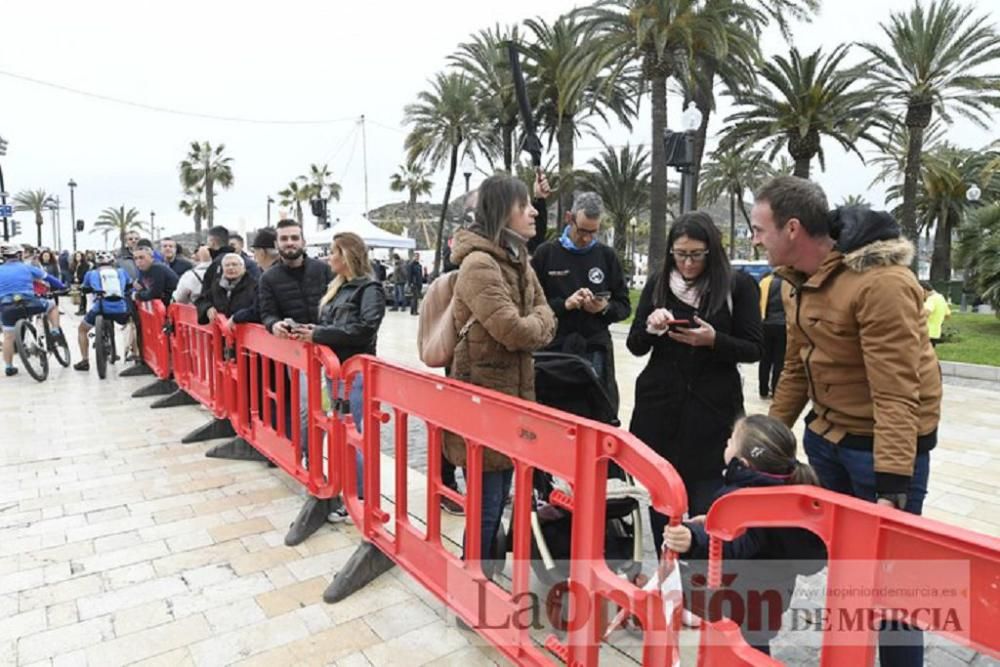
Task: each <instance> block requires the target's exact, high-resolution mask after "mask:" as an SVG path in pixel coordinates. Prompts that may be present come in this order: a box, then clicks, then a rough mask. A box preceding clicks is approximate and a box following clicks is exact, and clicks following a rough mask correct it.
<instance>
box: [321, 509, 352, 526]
mask: <svg viewBox="0 0 1000 667" xmlns="http://www.w3.org/2000/svg"><path fill="white" fill-rule="evenodd" d="M326 520H327V521H329V522H330V523H354V522H353V521H352V520H351V515H350V514H348V513H347V508H346V507H344V506H343V505H341V506H340V507H337V508H335V509H334V510H333V511H331V512H330V513H329V514H327V515H326Z"/></svg>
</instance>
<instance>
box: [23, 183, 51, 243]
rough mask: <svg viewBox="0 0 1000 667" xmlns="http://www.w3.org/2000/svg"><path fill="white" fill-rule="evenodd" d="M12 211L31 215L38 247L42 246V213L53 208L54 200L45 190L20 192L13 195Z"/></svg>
mask: <svg viewBox="0 0 1000 667" xmlns="http://www.w3.org/2000/svg"><path fill="white" fill-rule="evenodd" d="M13 202H14V210H15V211H25V212H29V213H33V214H34V216H35V226H36V229H37V231H38V247H41V246H42V225H43V224H44V223H45V221H44V220H43V219H42V213H43V212H45V211H47V210H49V208H51V207H52V206H55V199H53V198H52V195H50V194H49V193H47V192H46V191H45V190H41V189H39V190H22V191H21V192H18V193H17V194H16V195H14V199H13Z"/></svg>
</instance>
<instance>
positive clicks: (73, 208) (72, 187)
mask: <svg viewBox="0 0 1000 667" xmlns="http://www.w3.org/2000/svg"><path fill="white" fill-rule="evenodd" d="M66 185H68V186H69V217H70V222H71V223H72V225H73V252H74V253H75V252H76V199H75V198H74V197H73V191H74V190H75V189H76V181H74V180H73V179H72V178H71V179H69V183H67V184H66Z"/></svg>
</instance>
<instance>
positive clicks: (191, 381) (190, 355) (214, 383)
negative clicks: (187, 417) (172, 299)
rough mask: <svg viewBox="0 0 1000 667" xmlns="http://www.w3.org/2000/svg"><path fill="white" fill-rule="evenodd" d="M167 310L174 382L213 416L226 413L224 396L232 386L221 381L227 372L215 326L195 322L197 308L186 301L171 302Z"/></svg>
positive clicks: (220, 341) (220, 415) (226, 375)
mask: <svg viewBox="0 0 1000 667" xmlns="http://www.w3.org/2000/svg"><path fill="white" fill-rule="evenodd" d="M169 314H170V324H171V331H172V336H171V344H172V348H173V362H174V380H175V381H176V382H177V386H178V387H180V388H181V389H183V390H184V391H185V392H187V393H188V394H189V395H190V396H191V397H192V398H194V399H195V400H197V401H198V402H199V403H201V404H202V405H203V406H205V407H206V408H208V409H209V410H210V411H211V412H212V414H214V415H215V416H216V417H218V418H220V419H221V418H226V417H229V416H230V415H229V411H228V409H227V408H228V406H227V396H229V395H231V394H232V390H231V389H229V388H228V387H227V386H226V385H225V384H224V383H225V381H226V380H227V378H229V373H228V372H227V371H228V369H227V364H226V359H225V356H224V354H223V337H222V336H221V335H220V333H219V330H218V327H217V326H215V325H214V324H198V311H197V309H195V307H194V306H192V305H190V304H182V303H175V304H172V305H171V306H170V310H169ZM227 389H229V391H227Z"/></svg>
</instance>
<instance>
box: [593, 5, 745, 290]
mask: <svg viewBox="0 0 1000 667" xmlns="http://www.w3.org/2000/svg"><path fill="white" fill-rule="evenodd" d="M745 9H746V8H745V5H742V4H740V3H736V2H733V1H731V0H711V1H710V2H704V3H703V2H702V0H602V1H600V2H598V3H596V4H595V5H593V6H591V7H587V8H584V9H581V10H580V14H581V15H583V16H584V17H586V19H587V24H588V27H589V28H590V30H591V31H592V33H593V35H594V38H595V40H596V42H597V50H598V51H599V52H600V53H602V54H611V55H612V58H613V60H614V61H618V62H630V63H638V64H639V65H640V78H641V81H642V83H643V85H644V91H645V90H648V91H649V93H650V96H651V100H652V106H651V115H652V135H651V139H650V145H651V189H652V192H651V196H650V240H649V263H650V270H651V271H656V270H658V269H659V268H660V267H661V266H662V265H663V260H664V259H665V257H666V242H667V234H666V230H667V166H666V155H665V154H664V146H663V134H664V132H666V130H667V81H668V80H669V79H671V78H674V77H676V76H677V75H678V74H680V73H682V72H684V71H685V69H686V68H687V67H688V61H689V57H690V54H691V53H693V52H695V51H699V50H704V51H709V52H711V53H713V54H714V55H715V57H716V58H718V59H719V60H724V59H725V58H726V55H727V53H728V47H729V45H728V39H727V32H726V30H725V28H724V26H725V25H726V24H727V20H728V17H729V16H730V15H731V14H734V13H741V12H744V11H745Z"/></svg>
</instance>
